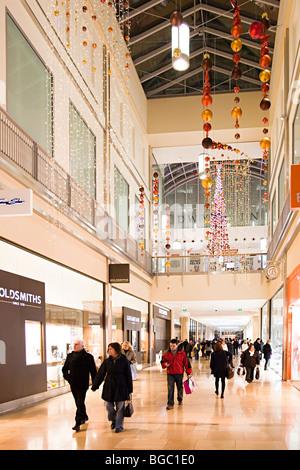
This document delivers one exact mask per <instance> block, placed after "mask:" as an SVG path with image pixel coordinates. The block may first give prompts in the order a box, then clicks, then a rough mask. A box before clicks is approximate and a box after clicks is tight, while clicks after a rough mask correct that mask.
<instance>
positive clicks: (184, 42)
mask: <svg viewBox="0 0 300 470" xmlns="http://www.w3.org/2000/svg"><path fill="white" fill-rule="evenodd" d="M170 21H171V25H172V66H173V68H174V69H175V70H178V71H179V72H183V71H184V70H187V69H188V68H189V66H190V59H189V55H190V28H189V26H188V25H187V24H185V23H183V18H182V15H181V13H179V12H178V11H174V13H172V15H171V17H170Z"/></svg>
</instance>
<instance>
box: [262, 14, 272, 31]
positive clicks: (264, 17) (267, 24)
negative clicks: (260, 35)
mask: <svg viewBox="0 0 300 470" xmlns="http://www.w3.org/2000/svg"><path fill="white" fill-rule="evenodd" d="M261 24H262V25H263V29H264V31H266V30H267V29H269V28H270V26H271V21H270V20H269V18H268V13H263V14H262V20H261Z"/></svg>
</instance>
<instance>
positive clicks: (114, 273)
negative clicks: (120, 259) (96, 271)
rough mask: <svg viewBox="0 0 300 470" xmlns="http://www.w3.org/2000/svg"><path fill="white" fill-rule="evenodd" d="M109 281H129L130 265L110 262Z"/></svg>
mask: <svg viewBox="0 0 300 470" xmlns="http://www.w3.org/2000/svg"><path fill="white" fill-rule="evenodd" d="M109 282H110V283H124V284H126V283H129V282H130V265H129V264H110V265H109Z"/></svg>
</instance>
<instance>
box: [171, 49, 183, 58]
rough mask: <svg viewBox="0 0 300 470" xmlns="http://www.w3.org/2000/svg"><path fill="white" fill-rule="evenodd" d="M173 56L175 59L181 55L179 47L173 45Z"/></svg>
mask: <svg viewBox="0 0 300 470" xmlns="http://www.w3.org/2000/svg"><path fill="white" fill-rule="evenodd" d="M173 56H174V57H176V59H178V57H180V56H181V49H179V47H175V49H174V51H173Z"/></svg>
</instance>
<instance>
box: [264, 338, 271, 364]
mask: <svg viewBox="0 0 300 470" xmlns="http://www.w3.org/2000/svg"><path fill="white" fill-rule="evenodd" d="M263 355H264V360H265V361H266V362H265V370H268V366H269V364H270V360H271V356H272V347H271V340H270V339H268V341H267V342H266V344H265V345H264V347H263Z"/></svg>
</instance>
